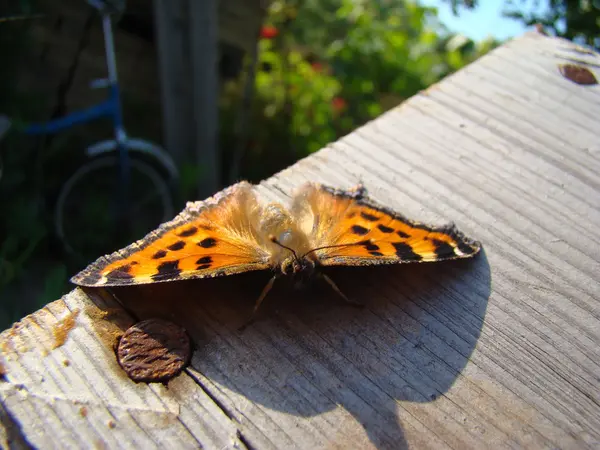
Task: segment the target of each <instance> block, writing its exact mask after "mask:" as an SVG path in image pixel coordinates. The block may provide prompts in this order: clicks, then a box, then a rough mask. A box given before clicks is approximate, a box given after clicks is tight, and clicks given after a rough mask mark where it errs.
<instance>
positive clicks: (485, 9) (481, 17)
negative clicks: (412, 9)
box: [419, 0, 547, 41]
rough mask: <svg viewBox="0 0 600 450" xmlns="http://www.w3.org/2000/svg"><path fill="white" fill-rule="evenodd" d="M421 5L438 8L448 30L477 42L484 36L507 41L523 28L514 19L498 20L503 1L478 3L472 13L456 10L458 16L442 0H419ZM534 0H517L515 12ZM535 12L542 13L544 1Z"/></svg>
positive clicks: (482, 0)
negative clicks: (539, 11)
mask: <svg viewBox="0 0 600 450" xmlns="http://www.w3.org/2000/svg"><path fill="white" fill-rule="evenodd" d="M419 3H421V4H422V5H424V6H434V7H436V8H438V15H439V18H440V21H441V22H442V23H443V24H444V25H446V27H448V28H449V29H450V30H451V31H454V32H456V33H461V34H464V35H465V36H468V37H469V38H471V39H473V40H475V41H479V40H482V39H485V38H486V37H487V36H490V35H492V36H494V37H495V38H496V39H501V40H504V39H508V38H511V37H514V36H518V35H520V34H522V33H524V32H525V31H527V29H526V28H525V26H523V24H522V23H521V22H519V21H517V20H514V19H509V18H506V17H502V11H503V10H504V9H505V8H506V4H507V0H480V1H479V5H478V6H477V8H476V9H475V10H468V9H465V8H460V9H459V15H458V16H454V14H453V13H452V9H451V8H450V5H449V3H450V2H449V1H447V0H446V1H444V0H420V2H419ZM535 3H536V1H535V0H524V1H521V0H517V1H515V2H514V4H515V5H516V7H518V8H519V9H525V10H527V11H530V10H532V9H533V8H534V4H535ZM537 3H539V4H540V5H539V6H538V7H537V8H536V10H543V9H544V8H545V6H546V5H547V0H541V1H539V2H537Z"/></svg>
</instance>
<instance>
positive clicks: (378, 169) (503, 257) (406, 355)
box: [0, 34, 600, 449]
mask: <svg viewBox="0 0 600 450" xmlns="http://www.w3.org/2000/svg"><path fill="white" fill-rule="evenodd" d="M572 48H573V44H571V43H569V42H567V41H564V40H560V39H554V38H547V37H543V36H541V35H537V34H527V35H525V36H523V37H521V38H519V39H516V40H514V41H512V42H510V43H508V44H506V45H504V46H502V47H500V48H499V49H496V50H495V51H493V52H492V53H491V54H489V55H487V56H485V57H483V58H481V59H480V60H479V61H477V62H476V63H474V64H472V65H470V66H469V67H467V68H466V69H464V70H462V71H460V72H458V73H457V74H455V75H453V76H451V77H449V78H447V79H446V80H444V81H443V82H441V83H439V84H437V85H435V86H432V87H430V88H429V89H427V90H426V91H424V92H422V93H421V94H419V95H417V96H415V97H413V98H412V99H410V100H409V101H407V102H405V103H404V104H402V105H401V106H399V107H396V108H393V109H392V110H390V111H389V112H387V113H386V114H384V115H383V116H381V117H380V118H378V119H377V120H374V121H373V122H371V123H369V124H367V125H365V126H364V127H361V128H359V129H358V130H356V131H355V132H354V133H351V134H350V135H348V136H346V137H344V138H343V139H341V140H339V141H338V142H335V143H333V144H331V145H330V146H329V147H328V148H326V149H323V150H321V151H320V152H318V153H316V154H314V155H311V156H310V157H308V158H306V159H304V160H302V161H299V162H298V163H297V164H295V165H294V166H292V167H290V168H289V169H287V170H284V171H283V172H281V173H279V174H277V175H275V176H274V177H272V178H271V179H269V180H266V181H265V182H264V183H262V184H261V185H260V186H258V187H257V191H258V192H259V194H260V196H261V197H263V198H264V199H266V200H277V201H287V199H288V196H289V194H290V192H291V190H292V189H293V188H295V187H296V186H299V185H300V184H302V183H303V182H304V181H307V180H310V181H320V182H325V183H328V184H330V185H334V186H337V187H349V186H351V185H353V184H355V183H356V182H358V181H362V182H363V183H365V185H366V186H367V187H368V188H369V189H370V194H371V196H372V197H374V198H375V199H376V200H378V201H379V202H381V203H384V204H386V205H388V206H390V207H392V208H394V209H397V210H399V211H402V212H403V213H405V214H406V215H408V216H411V217H414V218H417V219H420V220H424V221H433V222H446V221H448V220H453V221H455V222H456V223H457V225H458V226H459V228H460V229H462V230H464V231H465V232H466V233H467V234H468V235H471V236H474V237H476V238H478V239H480V240H481V241H482V242H483V245H484V252H483V254H482V255H480V256H479V257H477V258H476V259H474V260H472V261H459V262H453V263H439V264H431V265H415V266H410V265H407V266H403V267H385V268H355V269H338V270H335V271H334V272H333V273H332V274H331V276H332V277H333V278H334V279H335V280H336V282H337V283H338V284H339V285H340V286H341V288H342V289H343V290H344V291H347V292H351V293H352V294H353V295H354V296H355V297H356V298H360V299H363V300H365V301H367V307H366V308H364V309H356V308H351V307H348V306H346V305H343V304H340V303H339V302H337V301H336V299H335V298H332V296H331V295H330V292H329V291H328V290H327V289H326V287H317V288H316V289H315V290H314V291H309V292H290V291H289V290H287V289H286V287H285V286H283V285H276V286H275V288H274V291H273V293H272V294H270V296H269V297H268V299H267V301H266V304H265V308H264V309H263V310H262V313H261V315H260V319H259V320H258V321H257V322H256V323H254V324H253V325H251V326H250V327H248V328H247V329H246V330H245V331H243V332H239V331H238V327H239V326H240V325H241V324H242V323H243V322H244V321H245V319H246V317H247V314H248V312H249V311H250V310H251V308H252V305H253V303H254V300H255V299H256V296H257V295H258V292H260V290H261V289H262V287H263V285H264V283H265V282H266V281H267V279H268V277H269V274H261V273H257V274H246V275H239V276H235V277H226V278H222V279H214V280H197V281H186V282H178V283H165V284H159V285H154V286H153V285H150V286H137V287H131V288H121V289H114V290H112V291H111V292H110V293H108V292H106V291H98V290H86V291H85V292H84V291H81V290H79V289H77V290H75V291H73V292H72V293H70V294H69V295H67V296H65V297H64V298H63V299H61V300H59V301H58V302H55V303H53V304H50V305H48V306H47V307H46V308H44V309H42V310H40V311H38V312H37V313H35V314H33V315H31V316H28V317H26V318H24V319H23V320H22V321H20V322H19V323H18V324H16V325H15V326H14V327H13V328H12V329H10V330H7V331H5V332H4V333H3V334H2V335H1V336H0V348H1V349H2V359H1V360H0V362H1V363H2V367H3V368H4V372H5V375H4V382H2V383H0V399H1V402H0V404H1V406H2V408H1V409H0V423H1V424H2V426H3V430H2V433H0V438H2V439H4V440H5V442H6V441H8V440H11V442H15V444H14V446H15V448H19V447H18V445H21V447H26V445H27V443H29V444H31V445H34V446H40V444H43V447H44V448H53V447H61V448H63V447H74V448H89V447H94V446H105V447H108V448H121V447H123V448H138V447H144V448H158V447H165V448H171V447H173V448H175V447H177V448H196V447H198V446H200V445H202V446H203V447H204V448H215V449H223V448H229V447H235V448H244V447H248V448H261V449H262V448H267V449H268V448H311V449H312V448H331V447H335V448H381V449H383V448H394V449H395V448H406V447H413V448H584V449H585V448H590V449H591V448H597V447H598V446H599V444H600V407H599V404H600V389H599V388H598V386H599V383H598V373H600V363H599V361H600V350H599V348H600V347H599V345H598V344H599V343H600V323H599V322H600V304H599V293H600V282H599V280H598V277H597V273H598V269H600V258H599V257H598V255H599V254H600V252H599V250H600V231H598V227H597V224H598V223H600V195H599V194H600V192H599V191H600V189H599V188H600V186H599V185H600V183H599V182H598V181H597V175H596V174H597V173H598V169H599V168H600V167H599V166H600V160H599V155H600V152H599V149H600V147H598V143H597V131H596V130H597V126H596V122H597V119H596V118H597V117H600V90H599V88H598V86H579V85H576V84H574V83H572V82H570V81H568V80H566V79H565V78H563V77H562V75H561V74H560V73H559V71H558V68H557V65H558V64H560V63H563V62H565V60H566V59H567V58H572V57H573V52H572V51H571V49H572ZM577 57H578V58H580V59H583V60H584V61H587V62H588V63H589V66H590V67H591V68H592V70H595V71H596V72H598V70H597V66H593V64H596V65H597V64H598V61H599V60H600V57H599V56H598V55H596V54H593V55H586V56H581V55H577ZM125 311H127V312H125ZM149 317H163V318H167V319H169V320H172V321H174V322H176V323H179V324H181V325H182V326H184V327H185V328H186V329H187V330H188V332H189V334H190V336H191V338H192V340H193V342H194V344H195V347H196V350H195V352H194V356H193V358H192V362H191V366H190V367H189V368H188V369H187V370H186V372H185V373H184V374H182V375H181V376H180V377H178V378H177V379H175V380H173V381H171V382H170V383H169V384H168V387H164V386H162V385H158V386H157V385H150V386H148V385H145V384H135V383H133V382H131V381H129V380H128V379H127V378H126V377H125V376H124V375H123V372H122V371H121V369H120V368H119V367H118V365H117V363H116V362H115V357H114V352H113V349H112V347H113V345H114V341H115V339H116V336H117V335H118V334H119V333H121V332H122V330H124V329H125V328H126V327H127V326H129V324H130V323H132V322H133V321H134V320H138V319H144V318H149ZM63 340H64V343H63ZM60 344H62V345H60ZM82 408H84V409H82ZM1 428H2V427H0V429H1Z"/></svg>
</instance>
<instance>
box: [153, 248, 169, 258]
mask: <svg viewBox="0 0 600 450" xmlns="http://www.w3.org/2000/svg"><path fill="white" fill-rule="evenodd" d="M165 256H167V251H166V250H159V251H157V252H156V253H155V254H154V255H152V259H161V258H164V257H165Z"/></svg>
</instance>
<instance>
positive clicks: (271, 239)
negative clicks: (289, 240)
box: [269, 235, 300, 261]
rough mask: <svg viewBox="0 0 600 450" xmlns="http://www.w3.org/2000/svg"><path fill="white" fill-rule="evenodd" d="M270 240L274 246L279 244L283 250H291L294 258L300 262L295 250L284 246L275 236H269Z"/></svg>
mask: <svg viewBox="0 0 600 450" xmlns="http://www.w3.org/2000/svg"><path fill="white" fill-rule="evenodd" d="M269 240H270V241H271V242H272V243H273V244H277V245H279V246H280V247H282V248H285V249H286V250H289V251H290V252H292V254H293V255H294V258H296V261H300V259H299V258H298V254H297V253H296V252H295V250H294V249H293V248H290V247H288V246H287V245H283V244H282V243H281V242H279V240H277V238H276V237H275V236H273V235H271V236H269Z"/></svg>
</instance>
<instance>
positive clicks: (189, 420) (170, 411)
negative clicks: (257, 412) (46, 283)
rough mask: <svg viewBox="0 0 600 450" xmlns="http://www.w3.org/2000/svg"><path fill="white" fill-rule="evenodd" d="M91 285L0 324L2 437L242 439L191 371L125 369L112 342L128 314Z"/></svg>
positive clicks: (196, 442) (217, 442)
mask: <svg viewBox="0 0 600 450" xmlns="http://www.w3.org/2000/svg"><path fill="white" fill-rule="evenodd" d="M93 295H94V300H92V299H91V298H90V297H89V296H88V295H87V294H86V293H85V292H84V291H83V290H82V289H79V288H76V289H75V290H73V291H72V292H70V293H69V294H67V295H65V296H64V297H63V298H61V299H60V300H57V301H55V302H52V303H50V304H48V305H46V306H45V307H44V308H42V309H40V310H38V311H36V312H35V313H33V314H30V315H28V316H26V317H24V318H23V319H21V320H20V321H19V322H17V323H15V324H14V325H13V326H12V327H11V328H9V329H7V330H5V331H4V332H2V333H0V369H1V370H2V380H3V381H2V382H0V398H1V400H2V401H1V402H0V408H1V409H0V430H1V431H0V439H1V438H4V440H5V441H6V440H10V442H18V440H19V439H21V441H22V442H25V443H29V444H30V445H33V446H34V447H45V446H46V447H47V446H49V445H50V443H54V444H55V445H56V447H57V448H60V447H64V446H73V447H75V448H82V447H85V446H88V445H89V444H90V443H95V444H96V445H100V446H102V445H104V446H108V447H109V448H115V447H118V446H120V445H124V444H125V443H126V442H127V441H129V443H130V445H132V446H134V445H135V444H136V443H137V444H139V443H140V442H142V443H145V446H148V447H152V446H156V445H165V444H166V442H163V440H164V439H167V437H168V439H169V442H171V441H172V442H179V444H180V446H182V447H187V448H189V447H197V446H200V445H209V446H214V447H215V448H224V447H225V446H234V447H235V448H244V447H245V445H244V444H243V442H242V440H240V436H241V431H240V430H239V429H238V426H237V425H236V424H235V423H234V422H232V421H231V420H230V418H229V417H227V414H226V413H225V412H224V411H223V410H221V408H220V406H219V405H218V404H217V403H215V402H214V401H213V400H212V399H211V397H210V396H209V395H207V393H206V392H205V389H204V388H203V387H202V386H201V385H200V381H199V379H198V378H197V377H191V376H189V375H187V374H186V373H185V372H183V373H181V374H180V375H179V376H178V377H177V378H176V379H174V380H171V382H170V383H169V386H168V388H166V387H165V386H162V385H147V384H144V383H139V384H136V383H134V382H133V381H131V380H129V379H128V378H127V376H126V374H125V373H124V372H123V371H122V369H121V367H120V366H119V364H118V362H117V361H116V357H115V353H114V345H115V344H116V341H117V338H118V337H119V336H120V335H121V334H122V333H123V331H124V330H125V329H126V328H127V326H129V325H131V324H133V323H134V319H133V318H131V317H130V316H129V315H128V314H127V313H126V312H125V311H124V310H123V309H122V308H121V307H120V306H119V305H118V303H116V302H115V300H114V299H112V297H111V296H110V295H109V294H108V293H107V292H106V291H104V290H103V291H98V290H96V292H94V294H93ZM97 304H98V305H100V307H98V306H97ZM192 392H193V394H192ZM192 398H193V401H192V400H191V399H192ZM207 412H209V414H207ZM157 423H162V424H163V425H161V426H160V427H159V428H157V427H156V424H157ZM166 424H170V425H169V428H168V430H169V431H168V432H164V431H163V432H161V431H160V429H161V428H164V425H166ZM125 430H127V431H125Z"/></svg>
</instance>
